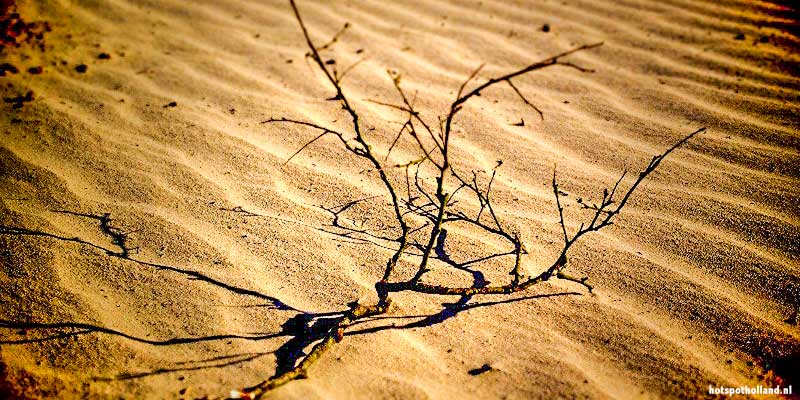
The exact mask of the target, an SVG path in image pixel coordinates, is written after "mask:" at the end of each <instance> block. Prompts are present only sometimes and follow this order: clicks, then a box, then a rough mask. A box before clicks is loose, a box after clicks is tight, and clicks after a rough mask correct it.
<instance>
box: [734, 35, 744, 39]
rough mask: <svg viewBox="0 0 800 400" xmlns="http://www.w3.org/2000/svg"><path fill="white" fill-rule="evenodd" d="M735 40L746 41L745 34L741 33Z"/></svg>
mask: <svg viewBox="0 0 800 400" xmlns="http://www.w3.org/2000/svg"><path fill="white" fill-rule="evenodd" d="M734 39H735V40H744V33H739V34H737V35H736V36H735V37H734Z"/></svg>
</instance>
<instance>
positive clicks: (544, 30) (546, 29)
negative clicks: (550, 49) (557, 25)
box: [542, 24, 550, 33]
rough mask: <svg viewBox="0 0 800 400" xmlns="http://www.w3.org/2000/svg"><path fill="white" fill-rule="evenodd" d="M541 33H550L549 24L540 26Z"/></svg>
mask: <svg viewBox="0 0 800 400" xmlns="http://www.w3.org/2000/svg"><path fill="white" fill-rule="evenodd" d="M542 32H544V33H547V32H550V24H544V25H542Z"/></svg>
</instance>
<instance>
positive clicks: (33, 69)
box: [28, 65, 44, 75]
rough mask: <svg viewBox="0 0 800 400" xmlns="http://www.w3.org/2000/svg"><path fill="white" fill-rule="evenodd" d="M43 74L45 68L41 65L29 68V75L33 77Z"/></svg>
mask: <svg viewBox="0 0 800 400" xmlns="http://www.w3.org/2000/svg"><path fill="white" fill-rule="evenodd" d="M42 72H44V68H42V66H41V65H40V66H38V67H30V68H28V73H29V74H31V75H39V74H41V73H42Z"/></svg>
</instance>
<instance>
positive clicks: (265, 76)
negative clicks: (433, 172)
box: [0, 0, 800, 399]
mask: <svg viewBox="0 0 800 400" xmlns="http://www.w3.org/2000/svg"><path fill="white" fill-rule="evenodd" d="M299 5H300V8H301V11H302V12H303V15H304V17H305V19H306V22H307V24H308V26H309V29H310V33H311V35H312V37H313V38H314V39H315V40H316V41H317V42H318V43H324V42H325V41H327V40H328V39H329V38H331V37H332V36H333V35H334V34H335V33H336V32H337V31H338V30H339V29H340V28H341V27H342V25H343V24H344V23H346V22H349V23H350V25H351V27H350V29H348V30H347V32H346V33H345V34H343V35H342V36H341V37H340V39H339V41H338V42H337V43H336V44H335V46H333V47H332V49H331V50H326V52H325V53H324V54H325V55H327V56H330V57H332V58H335V59H336V62H337V63H338V64H337V65H339V66H341V67H342V68H343V66H346V65H350V64H351V63H353V62H355V61H358V60H360V59H362V58H363V59H364V61H363V62H361V64H359V65H358V66H357V67H356V68H354V69H353V70H352V71H351V72H350V73H349V74H348V75H347V77H346V78H345V79H344V81H343V86H344V89H345V91H346V93H347V94H348V96H349V97H350V98H351V99H352V100H353V102H354V107H356V109H357V110H358V111H359V113H360V114H361V117H362V119H363V120H364V121H365V122H364V123H365V126H366V127H369V128H375V129H374V130H370V131H369V133H368V135H369V138H370V139H371V140H373V141H374V143H375V146H376V148H377V149H378V152H379V153H380V154H385V150H386V148H387V147H388V145H389V143H391V140H392V139H393V136H394V134H395V133H396V132H397V130H398V129H399V127H400V124H401V123H402V121H403V119H402V118H403V116H402V113H399V112H397V111H394V110H392V109H389V108H387V107H383V106H380V105H378V104H376V103H373V102H370V101H369V100H378V101H384V102H393V103H396V102H398V101H399V98H398V97H397V94H396V92H394V90H393V89H392V83H391V79H390V78H389V76H388V75H387V73H386V70H387V69H390V70H393V71H396V72H397V73H400V74H402V76H403V80H402V83H403V86H404V88H406V90H407V91H408V92H409V93H416V106H417V108H418V109H419V110H420V111H421V112H422V113H423V114H424V115H425V116H426V117H428V118H431V119H433V120H435V116H436V115H440V114H443V113H445V112H446V107H447V106H448V105H449V104H450V102H452V101H453V99H454V97H455V91H456V90H457V88H458V85H460V84H461V83H462V82H463V81H464V79H465V78H466V77H467V76H468V75H469V74H470V72H472V71H473V70H474V69H475V68H476V67H477V66H478V65H480V64H481V63H486V66H485V68H484V70H483V71H482V72H481V74H480V75H479V77H478V81H479V82H480V81H482V80H483V81H485V80H486V79H488V78H489V77H491V76H495V75H499V74H502V73H504V72H508V71H510V70H513V69H514V68H517V67H520V66H523V65H526V64H528V63H530V62H532V61H535V60H538V59H543V58H546V57H548V56H550V55H552V54H556V53H559V52H561V51H565V50H567V49H569V48H571V47H574V46H577V45H580V44H584V43H595V42H600V41H602V42H604V45H603V46H601V47H599V48H597V49H592V50H589V51H585V52H581V53H579V54H575V55H573V56H570V58H569V60H570V61H572V62H575V63H576V64H580V65H581V66H584V67H587V68H592V69H594V70H595V72H594V73H581V72H580V71H577V70H575V69H571V68H561V67H553V68H548V69H544V70H542V71H538V72H535V73H533V74H531V75H527V76H525V77H523V78H520V79H518V80H516V81H515V84H516V85H517V86H518V87H519V88H520V90H521V91H522V92H524V93H526V95H527V96H528V98H529V99H530V100H531V101H532V102H534V103H535V104H536V105H537V106H538V107H539V108H540V109H541V110H542V111H543V114H544V118H543V120H542V119H540V118H539V116H538V115H537V114H536V113H535V112H533V111H532V110H531V109H530V108H528V107H527V106H526V105H525V104H524V103H522V102H520V101H519V99H518V98H517V97H516V95H515V94H514V92H513V91H511V90H509V89H508V88H507V87H502V88H501V87H497V88H494V89H491V90H489V91H488V92H486V93H484V94H483V95H482V96H481V97H480V98H478V99H476V101H474V102H472V103H470V104H469V105H468V106H467V107H466V108H465V110H464V111H462V112H461V114H460V116H459V119H458V120H457V123H456V129H455V132H456V137H455V138H454V139H453V142H452V145H453V148H454V153H453V160H454V161H453V162H454V163H455V164H458V165H459V166H460V167H461V168H462V169H463V170H480V171H491V169H492V168H493V167H494V166H495V165H496V163H497V160H503V162H504V163H503V165H502V167H500V168H499V169H498V175H497V178H496V180H495V182H494V192H493V201H494V208H495V209H496V210H497V211H498V217H499V218H500V219H501V220H503V221H504V222H505V223H507V224H508V225H509V226H511V227H513V229H515V230H518V231H519V233H520V235H521V236H522V237H523V240H524V241H525V245H526V247H527V249H528V251H529V254H528V255H526V257H525V258H524V264H523V268H524V269H525V270H526V271H528V272H529V273H531V274H535V273H538V272H540V271H541V270H542V269H544V268H546V267H547V266H549V265H550V263H551V262H552V259H553V257H555V256H556V255H557V251H558V250H559V249H560V247H559V246H560V243H559V240H560V239H559V238H560V236H559V235H560V227H559V224H558V214H557V211H556V208H555V201H554V198H553V195H552V189H551V187H550V180H551V179H552V174H553V170H554V168H555V169H557V171H558V176H559V180H560V182H561V189H562V190H563V191H564V192H565V193H566V194H567V195H566V196H564V197H563V200H564V202H565V205H566V212H567V217H568V221H569V227H571V228H572V229H577V227H578V225H579V224H580V221H581V219H580V218H581V215H582V214H581V212H580V206H579V205H578V203H577V199H578V198H581V199H587V200H590V199H594V200H596V199H597V197H598V196H599V193H601V190H602V188H603V187H606V186H609V185H612V184H613V183H614V181H615V180H616V178H617V177H618V176H619V174H620V173H621V172H622V171H623V170H624V169H629V170H631V171H634V172H635V171H638V170H640V169H641V168H643V167H644V166H645V165H646V164H647V162H648V161H649V159H650V157H652V156H653V155H655V154H658V153H659V152H661V151H663V150H664V149H665V148H667V147H669V145H671V144H672V143H674V142H675V141H677V140H678V139H679V138H681V137H683V136H685V135H686V134H688V133H690V132H692V131H694V130H696V129H698V128H700V127H706V128H707V131H706V132H705V133H703V134H702V135H700V136H698V137H696V138H694V139H693V140H691V141H690V142H689V143H688V144H687V145H686V146H685V147H682V148H681V149H679V150H677V151H676V152H675V153H673V154H672V155H670V157H669V158H668V159H667V160H665V161H664V163H663V164H662V165H661V166H660V167H659V169H658V170H657V171H656V172H655V173H654V174H653V175H652V177H651V179H650V180H648V181H647V182H646V183H645V184H644V185H643V187H642V188H641V190H640V191H638V192H637V193H636V194H635V195H634V196H633V198H632V199H631V202H630V204H629V205H628V206H627V207H626V209H625V210H624V212H623V214H622V216H621V218H620V219H619V220H618V221H617V223H616V224H615V225H614V226H612V227H610V228H608V229H606V230H603V231H601V232H599V233H596V234H593V235H592V236H588V237H587V238H586V240H585V241H583V242H582V244H580V245H579V246H578V247H577V248H576V249H574V252H573V253H572V255H571V257H570V263H569V268H570V271H572V273H574V274H576V275H579V276H588V277H590V281H589V282H591V284H592V285H593V286H594V287H595V290H594V291H593V293H591V294H590V293H587V291H586V289H585V288H584V287H582V286H580V285H577V284H574V283H572V282H566V281H559V280H552V281H548V282H546V283H544V284H541V285H537V286H535V287H533V288H531V290H529V291H527V292H525V293H522V294H516V295H512V296H502V297H492V296H477V297H475V298H473V299H472V300H471V301H470V303H468V304H469V306H467V307H466V308H465V309H462V310H458V311H459V312H458V313H457V315H455V316H453V317H451V318H437V317H433V318H426V317H427V316H430V315H437V313H439V312H440V311H441V310H442V309H443V308H442V304H443V303H452V302H454V301H455V300H457V297H441V296H429V295H421V294H413V293H401V294H397V295H395V296H394V300H395V301H394V305H393V307H392V309H391V310H390V312H389V313H388V314H386V315H384V316H381V317H380V318H376V319H370V320H366V321H363V322H362V323H359V324H358V325H356V326H354V327H352V328H351V329H350V330H348V331H347V334H346V335H345V337H344V339H343V340H342V341H341V342H340V343H338V344H337V345H336V346H335V347H334V348H333V349H332V350H331V351H330V352H329V353H327V354H325V356H324V357H322V359H321V360H320V361H319V362H318V363H317V364H315V365H314V366H313V367H312V368H311V370H310V371H309V374H310V375H309V379H304V380H299V381H295V382H292V383H289V384H288V385H286V386H283V387H281V388H279V389H277V390H275V391H274V392H272V393H271V394H270V397H271V398H281V399H284V398H286V399H308V398H320V399H367V398H369V399H372V398H402V399H411V398H414V399H416V398H434V399H442V398H491V399H494V398H508V399H523V398H542V399H545V398H556V397H560V398H661V397H667V398H697V397H706V396H708V394H707V393H708V387H709V385H711V386H715V387H716V386H740V385H751V386H757V385H764V386H771V385H776V384H787V383H791V382H794V383H795V385H797V384H800V380H797V378H798V377H797V371H798V354H800V353H798V352H799V351H800V342H798V338H800V332H798V328H797V310H798V306H800V263H798V251H799V250H800V248H798V246H800V207H798V205H800V184H799V183H800V130H798V128H799V127H800V119H799V118H798V115H800V106H798V104H800V102H798V100H799V99H800V75H798V73H797V71H798V69H797V66H798V61H800V56H798V52H797V49H798V39H797V36H796V34H797V29H796V28H797V25H796V24H797V22H796V21H795V20H793V19H792V18H793V16H794V17H796V14H793V11H791V10H790V9H788V8H787V7H783V6H780V5H776V4H772V3H767V2H745V1H725V2H712V1H707V2H704V1H689V0H667V1H659V2H651V1H646V0H625V1H614V2H612V1H606V2H597V1H588V0H587V1H583V0H567V1H552V0H548V1H524V2H505V1H494V0H488V1H454V2H438V1H437V2H433V1H431V2H370V1H347V2H335V3H334V2H318V1H313V2H311V1H308V2H306V1H303V2H301V3H300V4H299ZM18 11H19V12H20V14H21V16H22V18H23V19H25V20H27V21H47V22H48V23H49V24H50V26H51V28H52V29H51V32H47V33H45V35H44V42H45V44H44V50H42V49H40V48H38V46H37V44H36V43H26V44H23V45H21V46H20V47H19V48H7V49H6V50H5V51H4V54H3V60H2V62H9V63H11V64H13V65H15V66H16V67H17V68H18V69H19V72H18V73H16V74H12V73H8V74H7V75H6V76H4V77H0V86H1V87H2V93H3V97H4V98H12V97H17V96H22V97H24V96H25V94H26V93H27V91H33V99H32V101H30V102H21V103H20V104H21V107H20V108H17V109H14V108H13V103H14V102H13V101H12V102H10V103H3V104H2V107H3V112H2V113H0V115H1V116H0V207H1V208H2V212H0V219H2V220H1V221H0V222H1V223H2V226H3V228H2V232H0V252H1V254H0V260H2V270H0V285H1V286H0V287H2V289H0V299H1V301H0V320H2V322H1V323H0V349H1V352H2V364H0V366H2V368H0V377H2V383H0V394H2V395H4V396H5V397H9V398H60V399H70V398H126V399H138V398H154V399H160V398H179V397H186V398H192V397H201V396H206V395H208V396H225V395H227V394H228V393H229V392H230V390H232V389H240V388H243V387H246V386H249V385H252V384H256V383H258V382H260V381H262V380H264V379H266V378H269V377H270V376H272V375H273V374H274V373H275V371H276V368H277V366H276V361H277V360H280V359H285V357H286V350H285V349H286V348H287V346H286V343H287V341H290V340H294V341H295V342H297V341H299V340H300V341H301V339H298V336H297V334H298V332H299V331H298V329H297V325H298V322H300V321H301V319H302V316H303V315H311V314H314V315H322V314H325V313H334V312H341V311H342V310H346V309H347V307H348V304H349V303H351V302H353V301H361V302H362V303H365V304H370V303H371V302H374V301H375V292H374V288H373V285H374V282H375V281H376V280H378V279H379V278H380V275H381V273H382V271H383V266H384V265H385V262H386V259H387V258H388V257H389V256H390V255H391V254H392V251H391V248H387V246H388V247H391V246H390V243H388V242H386V241H381V240H377V239H376V240H364V237H363V236H358V235H356V237H350V238H345V237H342V236H341V235H337V234H335V233H337V232H340V231H337V230H336V229H333V228H331V223H332V222H333V218H334V215H333V214H332V213H331V212H330V211H326V209H330V210H336V209H338V208H341V206H342V205H345V204H347V203H348V202H350V201H353V200H356V199H364V198H368V199H367V200H364V201H362V202H359V203H357V204H355V205H354V206H352V207H349V208H347V209H346V210H344V211H343V212H342V213H341V214H339V218H341V222H342V223H343V224H347V226H351V227H356V228H359V229H367V230H369V231H370V232H378V233H381V234H386V235H388V234H393V233H392V232H394V231H393V230H394V229H396V224H395V223H394V222H393V220H392V214H391V208H390V207H389V206H388V201H389V199H388V197H387V195H386V192H385V190H384V188H383V187H382V186H381V182H380V180H379V179H378V177H377V175H376V173H375V171H374V170H373V169H371V167H370V166H369V165H368V164H367V163H365V162H364V161H363V160H359V159H357V158H356V157H353V155H352V154H348V153H347V152H346V151H344V150H343V148H342V146H341V144H340V143H338V142H337V141H336V140H335V139H334V138H330V137H329V138H324V139H322V140H320V141H318V142H316V143H315V144H313V145H311V146H309V147H308V148H307V149H306V150H305V151H303V152H302V153H301V154H299V155H297V156H296V157H294V158H293V159H292V160H291V162H289V163H288V164H284V162H285V161H286V160H287V159H288V158H289V156H291V155H292V153H294V152H295V151H296V150H297V149H298V148H299V147H300V146H302V145H303V144H304V143H305V142H307V141H309V140H310V139H312V138H313V137H314V136H315V135H316V134H317V133H316V132H313V131H309V130H306V129H301V128H299V127H293V126H284V125H278V124H261V122H262V121H264V120H266V119H268V118H270V117H291V118H298V119H304V120H310V121H314V122H316V123H319V124H325V125H329V126H333V127H336V128H339V129H342V130H345V129H347V127H348V125H347V118H346V117H345V115H344V113H343V112H342V110H341V109H339V107H338V106H337V103H336V102H333V101H326V100H325V99H326V98H329V97H331V96H332V95H333V93H332V90H331V87H330V86H329V85H328V84H326V82H325V80H324V79H323V76H322V75H321V73H320V72H319V70H317V69H315V68H314V66H313V65H312V63H311V62H310V60H309V59H307V58H305V57H304V54H305V53H306V51H307V48H306V47H305V43H304V41H303V38H302V36H301V33H300V30H299V28H298V25H297V22H296V21H295V19H294V17H293V15H292V13H291V9H290V8H289V6H288V4H287V3H286V2H283V1H266V2H255V1H253V2H250V1H239V0H230V1H225V2H215V1H196V2H183V1H176V0H166V1H131V2H128V1H123V0H108V1H102V2H70V1H58V0H52V1H51V0H43V1H41V2H27V1H25V2H21V4H19V5H18ZM545 24H547V25H548V26H549V30H548V31H547V32H545V31H544V30H543V26H544V25H545ZM101 53H104V54H106V55H107V57H106V56H102V57H101V56H100V54H101ZM80 65H85V67H83V68H81V67H79V66H80ZM36 66H42V67H43V70H42V73H40V74H32V73H30V72H28V68H31V67H36ZM81 69H82V70H84V72H82V73H81V72H79V71H78V70H81ZM34 72H35V71H34ZM521 119H522V120H524V123H525V124H524V126H516V125H514V124H516V123H518V122H520V120H521ZM412 156H414V147H413V146H411V144H410V143H405V144H401V145H400V146H399V147H398V148H397V149H395V150H393V152H392V155H391V156H390V159H389V160H391V161H389V162H392V163H401V162H405V161H408V160H409V159H411V158H412ZM480 176H481V177H482V179H486V176H487V175H486V173H485V172H484V173H482V175H480ZM484 182H485V181H484ZM373 196H377V197H373ZM106 213H108V216H105V214H106ZM123 238H124V244H125V246H126V248H128V249H130V250H126V251H127V253H125V254H122V253H123V250H122V248H121V247H120V246H119V245H120V244H121V243H122V241H123ZM449 240H450V239H449ZM493 251H499V250H498V244H497V243H496V241H494V240H489V239H486V237H485V236H481V235H480V234H478V233H476V232H472V231H469V230H467V231H465V232H463V233H461V234H458V233H454V234H452V240H450V241H449V242H448V252H449V255H450V256H451V257H453V258H457V259H459V260H466V259H470V258H474V257H478V256H480V255H481V254H485V253H487V252H493ZM122 256H125V257H122ZM409 260H410V261H409V263H410V262H411V261H413V258H412V257H409ZM409 265H410V264H409ZM503 265H505V266H506V267H507V264H501V263H500V262H499V261H498V262H490V263H487V264H485V265H484V266H483V267H482V268H484V269H483V271H484V273H485V275H486V278H487V279H488V280H490V281H492V282H493V283H498V284H502V283H503V282H504V281H505V280H507V279H508V276H507V275H506V272H505V271H507V269H505V270H504V269H501V267H503ZM433 267H434V270H433V271H432V272H431V274H432V275H431V276H432V279H435V280H437V282H441V283H444V284H450V285H458V284H461V285H463V284H469V283H470V275H469V274H466V273H464V272H461V271H457V270H453V269H452V268H448V267H447V266H446V265H444V264H443V263H441V262H439V261H434V262H433ZM503 268H505V267H503ZM323 321H324V319H323ZM299 325H302V323H300V324H299ZM484 365H487V366H488V367H487V368H482V367H483V366H484ZM470 371H473V373H472V374H470V373H469V372H470ZM478 372H481V373H478ZM797 389H798V390H800V388H797Z"/></svg>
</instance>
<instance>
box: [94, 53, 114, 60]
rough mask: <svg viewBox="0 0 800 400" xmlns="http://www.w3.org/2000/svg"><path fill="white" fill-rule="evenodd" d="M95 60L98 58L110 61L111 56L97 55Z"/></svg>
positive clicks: (105, 54) (106, 54)
mask: <svg viewBox="0 0 800 400" xmlns="http://www.w3.org/2000/svg"><path fill="white" fill-rule="evenodd" d="M97 58H99V59H101V60H110V59H111V54H108V53H100V54H98V55H97Z"/></svg>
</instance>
